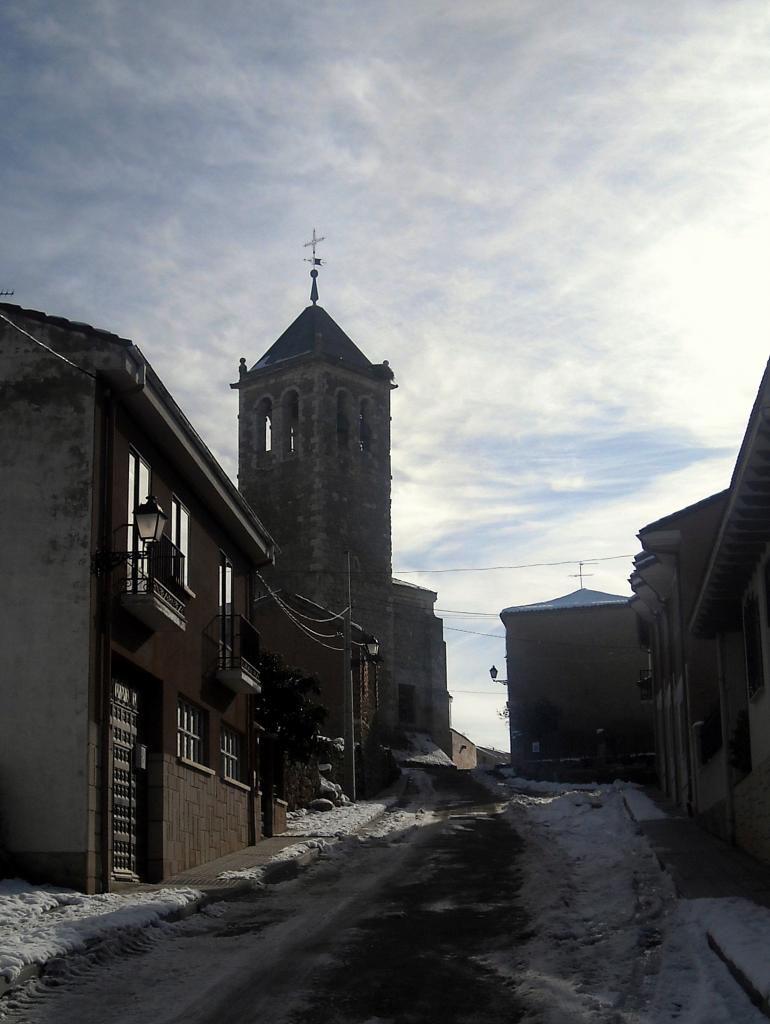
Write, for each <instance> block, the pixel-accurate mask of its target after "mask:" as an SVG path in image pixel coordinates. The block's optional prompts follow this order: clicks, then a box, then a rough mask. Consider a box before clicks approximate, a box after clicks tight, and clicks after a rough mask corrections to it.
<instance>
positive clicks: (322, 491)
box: [232, 304, 396, 726]
mask: <svg viewBox="0 0 770 1024" xmlns="http://www.w3.org/2000/svg"><path fill="white" fill-rule="evenodd" d="M395 386H396V385H395V384H394V383H393V373H392V371H391V370H390V368H389V366H388V364H387V363H386V362H384V363H371V362H370V361H369V359H368V358H367V357H366V356H365V355H364V354H363V352H361V350H360V349H359V348H358V347H357V346H356V345H355V344H354V342H353V341H351V339H350V338H349V337H348V336H347V335H346V334H345V332H344V331H343V330H342V328H340V327H339V325H338V324H336V323H335V321H334V320H333V319H332V318H331V317H330V316H329V314H328V313H327V312H326V311H325V310H324V309H322V308H321V307H320V306H318V305H316V304H313V305H311V306H308V307H307V308H306V309H304V310H303V311H302V313H301V314H300V315H299V316H298V317H297V319H296V320H295V321H294V323H292V324H291V325H290V326H289V327H288V328H287V329H286V331H284V333H283V334H282V335H281V336H280V337H279V338H278V340H277V341H276V342H275V343H274V344H273V345H272V346H270V348H269V349H268V350H267V351H266V352H265V353H264V355H263V356H262V357H261V358H260V359H259V360H258V361H257V362H256V363H254V364H253V365H252V366H251V367H250V368H247V365H246V360H245V359H244V360H241V368H240V376H239V379H238V382H237V383H235V384H233V385H232V387H233V388H235V389H237V390H238V398H239V421H238V422H239V430H238V486H239V488H240V490H241V492H242V493H243V495H244V497H245V498H246V500H247V501H248V502H249V504H251V505H252V506H253V507H254V509H255V510H256V512H257V514H258V515H260V516H261V517H263V518H264V519H265V520H266V521H271V522H272V524H273V526H272V528H273V531H274V533H275V539H276V543H277V546H278V549H279V550H280V559H279V560H278V561H277V564H276V567H275V569H274V571H273V572H272V573H270V574H269V575H268V577H267V578H268V581H269V582H270V584H271V585H273V586H280V587H281V588H282V589H284V590H285V591H287V592H289V593H295V594H300V595H301V596H302V597H306V598H309V599H310V600H311V601H314V602H316V603H318V604H320V605H322V606H323V607H326V608H331V609H333V610H335V611H341V610H342V609H343V608H346V607H347V606H348V604H349V603H351V605H352V615H353V618H354V619H356V621H358V622H360V623H362V624H363V625H364V626H365V628H366V629H368V630H370V631H371V632H372V633H373V634H374V635H375V636H376V637H377V639H378V641H379V643H380V647H381V651H382V659H383V660H382V667H381V676H382V705H381V709H380V710H381V715H382V717H383V719H384V722H383V724H384V725H386V726H392V725H393V724H394V722H395V718H396V708H395V702H394V699H393V684H392V671H393V668H392V665H393V606H392V595H391V575H392V569H391V524H390V486H391V477H390V394H391V391H392V389H393V388H394V387H395ZM276 510H280V512H279V513H278V514H277V515H276ZM271 517H274V518H272V519H271ZM349 598H350V601H349Z"/></svg>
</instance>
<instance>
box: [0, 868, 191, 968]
mask: <svg viewBox="0 0 770 1024" xmlns="http://www.w3.org/2000/svg"><path fill="white" fill-rule="evenodd" d="M199 897H200V893H199V892H198V891H197V890H195V889H161V890H160V891H159V892H154V893H137V894H135V895H132V896H119V895H116V894H115V893H100V894H98V895H96V896H86V895H84V894H83V893H80V892H75V891H74V890H70V889H59V888H54V887H47V886H32V885H29V884H28V883H27V882H23V881H21V880H20V879H10V880H5V881H2V882H0V978H2V979H4V980H5V981H9V982H12V981H14V980H15V979H16V978H17V977H18V976H19V974H20V973H21V972H22V971H23V970H24V968H26V967H30V966H32V965H35V964H42V963H44V962H45V961H46V960H49V959H51V958H52V957H56V956H63V955H64V954H66V953H70V952H73V951H75V950H81V949H83V948H84V947H86V946H87V945H88V944H89V943H91V942H92V941H93V940H95V939H101V938H104V937H105V936H106V935H108V934H109V933H110V932H116V931H119V930H123V929H132V928H143V927H146V926H147V925H151V924H155V923H157V922H158V921H159V920H160V919H161V918H163V917H167V916H168V915H169V914H171V913H173V912H174V911H177V910H181V909H182V908H183V907H185V906H187V905H188V904H189V903H192V902H193V901H194V900H197V899H198V898H199Z"/></svg>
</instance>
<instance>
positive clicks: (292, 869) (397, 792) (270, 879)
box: [0, 773, 407, 999]
mask: <svg viewBox="0 0 770 1024" xmlns="http://www.w3.org/2000/svg"><path fill="white" fill-rule="evenodd" d="M406 783H407V776H406V774H405V773H402V774H401V776H400V777H399V778H398V779H397V780H396V782H395V783H394V784H393V785H392V786H390V787H388V789H386V790H385V791H384V793H383V794H381V795H382V796H384V797H387V798H391V797H392V798H393V801H394V802H393V804H392V805H390V806H395V805H396V803H397V801H398V799H399V797H402V796H403V795H404V791H405V790H406ZM387 811H388V807H385V808H383V810H382V811H381V812H380V813H379V814H376V815H375V816H374V817H373V818H370V819H369V821H367V822H366V824H365V825H362V826H361V827H362V828H364V827H366V826H368V825H371V824H372V823H373V822H375V821H379V819H380V818H382V817H384V815H385V814H386V813H387ZM358 832H359V830H358V829H356V830H355V831H353V832H350V833H349V834H348V836H345V837H344V838H349V837H350V836H354V835H357V834H358ZM306 841H307V837H306V836H297V842H296V843H292V844H291V845H290V846H288V847H285V849H291V846H302V845H303V843H304V842H306ZM339 841H340V840H339V838H336V837H334V838H328V839H327V840H326V843H327V845H329V846H333V845H336V844H337V843H338V842H339ZM322 852H323V850H322V848H320V847H311V848H309V849H307V850H305V851H304V852H303V853H301V854H300V855H299V856H297V857H287V858H283V859H282V860H271V861H267V863H266V864H264V865H261V867H262V876H261V878H260V882H262V883H263V884H264V885H280V883H281V882H288V881H290V880H291V879H293V878H297V877H298V876H299V875H300V874H301V873H302V872H303V871H306V870H307V868H309V867H310V866H311V865H312V864H314V863H315V861H317V860H318V858H319V857H320V856H321V853H322ZM169 888H173V886H169ZM253 888H254V886H253V884H252V882H251V881H249V880H248V879H244V881H243V882H242V883H240V884H238V885H233V886H230V887H229V888H228V889H227V890H225V891H224V892H223V891H221V890H206V889H202V890H201V891H200V892H201V894H200V896H198V897H196V898H195V899H192V900H190V902H189V903H185V904H184V906H182V907H177V908H173V909H170V910H169V912H168V913H165V914H159V915H158V919H157V922H153V923H152V924H149V925H144V926H140V927H141V928H142V930H144V929H146V928H151V927H153V924H155V923H159V922H160V921H165V922H171V923H173V922H174V921H183V920H185V919H186V918H188V917H192V916H193V914H199V913H200V912H201V911H202V910H203V909H204V907H207V906H209V904H211V903H217V902H221V901H223V900H227V899H232V898H233V897H238V896H245V895H246V894H247V893H249V892H252V891H253ZM136 930H137V926H136V925H126V926H125V927H124V928H116V929H115V930H114V931H110V932H109V933H108V935H102V936H96V937H94V938H92V939H89V940H88V941H87V942H85V943H84V944H83V946H81V947H79V948H78V949H72V950H69V951H68V952H66V953H60V954H57V955H55V956H51V957H49V958H48V959H47V960H44V961H42V962H40V963H33V964H27V965H26V966H25V967H22V969H21V970H20V971H19V973H18V974H17V975H16V976H15V977H14V978H6V977H3V976H0V999H3V998H4V997H5V996H6V995H8V993H9V992H12V991H14V990H15V989H18V988H21V987H22V986H23V985H26V984H27V983H28V982H30V981H34V980H35V979H36V978H41V977H43V976H44V975H45V973H46V967H47V966H48V965H49V964H52V963H54V962H56V963H59V962H60V961H61V960H63V959H65V958H66V957H67V956H69V955H71V954H82V953H86V952H88V951H89V950H91V949H94V948H95V947H97V946H98V945H99V944H100V943H102V942H105V941H106V940H107V939H108V938H109V939H111V940H113V941H118V942H119V941H120V939H121V937H122V936H124V935H125V934H126V933H129V934H134V933H135V932H136Z"/></svg>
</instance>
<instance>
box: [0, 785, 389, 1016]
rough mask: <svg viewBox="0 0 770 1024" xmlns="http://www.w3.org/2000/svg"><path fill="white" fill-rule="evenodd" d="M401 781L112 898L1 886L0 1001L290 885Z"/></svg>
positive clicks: (375, 814)
mask: <svg viewBox="0 0 770 1024" xmlns="http://www.w3.org/2000/svg"><path fill="white" fill-rule="evenodd" d="M407 782H408V777H407V774H406V773H405V774H404V775H403V776H402V777H401V778H400V779H399V780H398V781H397V782H396V783H394V785H393V786H391V787H390V788H389V789H387V790H385V792H384V793H382V794H380V795H379V797H378V798H377V799H375V800H364V801H359V802H358V803H356V804H348V805H345V806H344V807H342V808H336V809H335V810H334V811H329V812H327V813H326V814H323V815H322V814H320V813H313V814H308V815H307V817H305V818H301V819H300V820H299V822H297V823H296V824H295V825H294V827H293V828H292V833H291V834H290V833H286V834H284V835H281V836H275V837H272V838H268V839H263V840H261V841H260V842H259V843H258V844H257V845H255V846H249V847H246V848H245V849H243V850H239V851H237V852H235V853H231V854H229V855H227V856H225V857H220V858H218V859H217V860H213V861H209V862H208V863H206V864H201V865H199V866H198V867H195V868H191V869H189V870H187V871H182V872H180V873H179V874H176V875H174V876H173V877H171V878H166V879H164V880H163V881H162V882H158V883H152V884H150V883H135V884H134V883H122V884H118V885H115V886H114V888H113V891H112V892H109V893H101V894H97V895H94V896H87V895H84V894H82V893H78V892H75V891H73V890H66V889H57V888H55V887H46V886H33V885H29V884H28V883H26V882H23V881H21V880H19V879H9V880H6V881H5V882H3V883H2V884H0V890H1V891H0V940H2V941H0V997H2V996H3V995H5V994H6V993H7V992H9V991H10V990H12V989H14V988H16V987H18V986H19V985H22V984H24V983H25V982H27V981H29V980H31V979H33V978H35V977H39V976H40V975H42V974H43V973H45V971H46V969H47V968H48V967H49V966H50V965H51V964H52V963H60V962H61V959H62V958H63V957H66V956H68V955H70V954H73V953H75V954H83V953H89V952H90V951H91V950H92V949H94V948H96V947H98V946H99V944H100V943H103V942H104V941H105V939H109V940H111V941H112V940H115V939H118V941H121V940H120V936H123V937H125V938H126V939H127V940H130V939H131V938H132V937H133V936H135V935H136V934H137V933H139V932H140V931H141V930H142V929H146V928H147V927H149V926H152V925H155V924H157V923H159V922H160V921H177V920H181V919H183V918H186V917H189V916H190V915H192V914H194V913H196V912H198V911H200V910H201V909H202V908H204V907H205V906H207V905H208V904H210V903H215V902H218V901H220V900H224V899H233V898H237V897H238V896H240V895H244V894H246V893H248V892H249V891H253V889H254V888H255V886H260V885H265V884H267V885H271V884H275V883H277V882H283V881H286V880H288V879H290V878H295V877H296V876H297V875H298V874H299V873H300V871H302V870H304V869H305V868H306V867H307V866H308V865H310V864H311V863H312V862H313V861H315V860H316V859H317V858H318V857H319V856H320V854H321V853H322V851H323V850H324V849H325V848H328V847H329V846H332V845H335V844H336V843H338V842H339V841H341V840H344V839H345V838H348V837H350V836H355V835H357V834H360V833H361V831H362V830H363V829H365V828H367V827H369V826H372V825H375V823H376V822H378V821H379V820H380V819H381V818H383V817H384V815H385V814H386V812H387V811H388V810H395V809H396V808H397V807H398V806H399V805H400V802H401V801H400V798H403V794H404V790H405V787H406V785H407ZM223 875H224V876H225V877H222V876H223Z"/></svg>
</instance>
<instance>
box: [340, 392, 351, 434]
mask: <svg viewBox="0 0 770 1024" xmlns="http://www.w3.org/2000/svg"><path fill="white" fill-rule="evenodd" d="M349 433H350V401H349V398H348V394H347V392H345V391H338V392H337V444H338V445H339V446H340V447H341V448H345V447H346V446H347V443H348V435H349Z"/></svg>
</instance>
